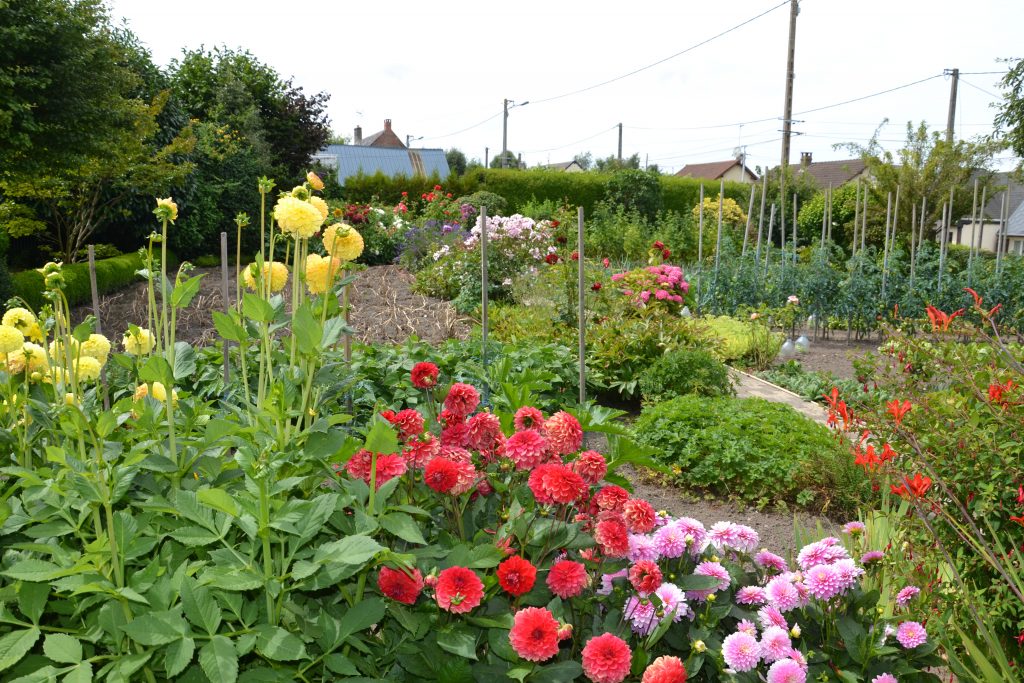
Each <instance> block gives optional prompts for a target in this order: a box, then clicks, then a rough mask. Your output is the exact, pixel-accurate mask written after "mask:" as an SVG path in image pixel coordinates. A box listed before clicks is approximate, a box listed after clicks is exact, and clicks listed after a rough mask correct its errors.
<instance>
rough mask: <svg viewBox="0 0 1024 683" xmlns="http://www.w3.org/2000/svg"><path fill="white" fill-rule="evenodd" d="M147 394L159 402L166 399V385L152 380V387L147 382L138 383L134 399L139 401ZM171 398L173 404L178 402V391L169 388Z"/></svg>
mask: <svg viewBox="0 0 1024 683" xmlns="http://www.w3.org/2000/svg"><path fill="white" fill-rule="evenodd" d="M147 396H152V397H153V398H154V399H155V400H157V401H160V402H161V403H163V402H165V401H166V400H167V387H165V386H164V385H163V383H162V382H153V386H152V388H151V387H150V385H148V384H140V385H139V386H138V387H137V388H136V389H135V400H136V401H141V400H142V399H144V398H146V397H147ZM171 400H172V401H173V402H174V404H175V405H177V404H178V392H177V391H175V390H174V389H171Z"/></svg>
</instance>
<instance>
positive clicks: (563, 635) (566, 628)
mask: <svg viewBox="0 0 1024 683" xmlns="http://www.w3.org/2000/svg"><path fill="white" fill-rule="evenodd" d="M569 638H572V624H563V625H561V626H559V627H558V639H559V640H568V639H569Z"/></svg>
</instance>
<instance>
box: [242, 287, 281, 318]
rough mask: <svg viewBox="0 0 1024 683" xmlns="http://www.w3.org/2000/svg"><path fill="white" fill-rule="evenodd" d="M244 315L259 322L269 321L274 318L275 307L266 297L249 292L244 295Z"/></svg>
mask: <svg viewBox="0 0 1024 683" xmlns="http://www.w3.org/2000/svg"><path fill="white" fill-rule="evenodd" d="M242 315H244V316H245V317H246V318H249V319H250V320H255V321H256V322H258V323H269V322H272V321H273V320H274V307H273V306H271V305H270V302H268V301H267V300H266V299H264V298H262V297H259V296H256V295H255V294H251V293H248V292H247V293H245V294H243V295H242Z"/></svg>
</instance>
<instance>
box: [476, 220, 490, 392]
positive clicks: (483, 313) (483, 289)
mask: <svg viewBox="0 0 1024 683" xmlns="http://www.w3.org/2000/svg"><path fill="white" fill-rule="evenodd" d="M478 220H479V221H480V360H481V362H482V364H483V367H484V402H485V403H489V402H490V382H489V381H488V380H487V332H488V327H489V325H488V319H487V315H488V311H487V298H488V296H487V295H488V291H487V290H488V289H489V288H490V287H489V280H488V277H487V207H486V206H481V207H480V217H479V219H478Z"/></svg>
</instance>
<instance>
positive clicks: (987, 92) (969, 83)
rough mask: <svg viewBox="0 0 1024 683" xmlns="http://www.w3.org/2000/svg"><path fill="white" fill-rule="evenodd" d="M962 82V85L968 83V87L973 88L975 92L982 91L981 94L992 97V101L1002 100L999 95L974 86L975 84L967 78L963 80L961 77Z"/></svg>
mask: <svg viewBox="0 0 1024 683" xmlns="http://www.w3.org/2000/svg"><path fill="white" fill-rule="evenodd" d="M960 82H961V83H966V84H967V85H969V86H971V87H972V88H974V89H975V90H978V91H980V92H983V93H985V94H986V95H988V96H989V97H991V98H992V99H995V100H998V99H1001V98H1000V97H999V95H996V94H995V93H994V92H989V91H988V90H985V89H984V88H980V87H978V86H976V85H974V84H973V83H971V82H970V81H968V80H967V79H966V78H963V77H961V78H960Z"/></svg>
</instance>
